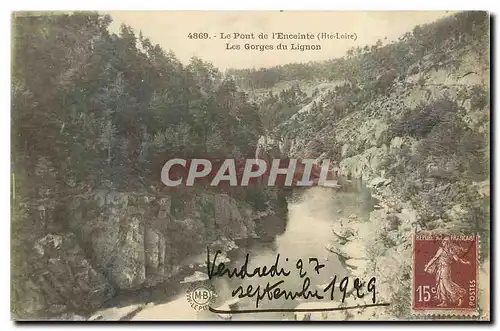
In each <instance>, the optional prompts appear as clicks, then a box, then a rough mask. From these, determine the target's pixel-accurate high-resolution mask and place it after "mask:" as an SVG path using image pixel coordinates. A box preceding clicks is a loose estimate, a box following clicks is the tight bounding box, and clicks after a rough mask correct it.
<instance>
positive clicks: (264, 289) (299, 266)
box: [207, 249, 376, 308]
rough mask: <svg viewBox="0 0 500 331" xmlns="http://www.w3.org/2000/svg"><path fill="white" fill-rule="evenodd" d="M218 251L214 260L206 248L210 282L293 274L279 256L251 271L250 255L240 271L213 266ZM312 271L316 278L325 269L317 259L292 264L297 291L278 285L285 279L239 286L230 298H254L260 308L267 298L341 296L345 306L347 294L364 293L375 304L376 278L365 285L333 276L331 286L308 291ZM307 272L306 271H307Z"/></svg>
mask: <svg viewBox="0 0 500 331" xmlns="http://www.w3.org/2000/svg"><path fill="white" fill-rule="evenodd" d="M221 253H222V252H221V251H217V252H216V253H215V255H214V256H213V258H211V256H210V250H209V249H207V274H208V277H209V279H213V278H214V277H228V278H230V279H231V278H239V279H247V278H263V277H271V278H274V277H281V278H283V277H284V278H287V277H290V275H291V274H292V270H289V269H287V268H285V267H283V266H281V265H280V259H281V256H280V254H278V255H277V256H276V260H275V262H274V264H272V265H271V266H258V267H255V268H254V269H253V270H249V266H248V264H249V258H250V257H249V254H247V255H246V257H245V261H244V262H243V264H242V265H241V266H240V267H239V268H229V267H227V266H226V265H225V264H224V263H219V264H218V265H216V263H215V261H216V260H217V257H218V255H219V254H221ZM286 261H288V258H286ZM306 265H307V267H308V268H312V270H313V271H312V272H313V273H315V274H317V275H319V274H320V272H321V269H322V268H324V267H325V265H324V264H322V263H320V262H319V260H318V259H317V258H314V257H311V258H309V259H308V260H307V261H306V262H305V261H304V260H302V259H297V261H296V263H295V270H293V271H294V272H295V273H296V275H297V276H298V277H299V278H300V279H301V280H302V288H301V289H300V290H299V291H287V290H284V289H283V288H282V287H281V286H282V285H284V283H285V280H283V279H281V280H277V281H275V282H267V284H265V285H261V284H257V285H256V284H253V285H252V284H250V285H248V286H246V287H244V286H242V285H239V286H238V287H237V288H236V289H234V290H233V291H232V293H231V295H232V296H233V297H236V296H237V297H238V298H245V297H248V298H253V297H255V298H256V300H255V307H256V308H258V307H259V303H260V301H261V300H263V299H265V298H267V299H268V300H273V299H280V298H284V299H285V300H295V299H297V298H303V299H318V300H322V299H326V300H332V301H333V300H335V299H336V294H338V295H341V299H340V301H341V302H342V303H344V301H345V299H346V297H347V295H348V294H351V295H355V296H356V297H357V298H363V297H364V296H365V295H366V294H371V296H372V297H371V299H372V302H373V303H375V302H376V278H375V277H371V278H370V280H369V281H368V282H366V281H363V280H361V279H359V278H355V279H352V278H349V277H347V276H346V277H343V278H340V277H338V276H337V275H332V276H333V277H332V279H331V281H330V283H329V284H328V285H327V286H326V287H325V288H324V289H322V290H321V289H320V290H313V289H311V286H312V284H311V278H310V277H309V274H308V272H311V270H310V269H308V268H306ZM306 269H308V270H309V271H308V270H306Z"/></svg>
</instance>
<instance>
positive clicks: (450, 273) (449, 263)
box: [412, 233, 479, 315]
mask: <svg viewBox="0 0 500 331" xmlns="http://www.w3.org/2000/svg"><path fill="white" fill-rule="evenodd" d="M478 257H479V236H477V235H446V234H425V233H417V234H415V235H414V237H413V288H412V313H414V314H436V315H476V314H477V310H478V283H477V281H478V277H477V275H478V272H477V270H478Z"/></svg>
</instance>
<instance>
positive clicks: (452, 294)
mask: <svg viewBox="0 0 500 331" xmlns="http://www.w3.org/2000/svg"><path fill="white" fill-rule="evenodd" d="M464 253H466V249H464V248H463V247H460V246H459V245H456V244H453V243H452V242H451V241H450V238H449V237H445V238H444V239H443V241H442V242H441V247H439V248H438V250H437V252H436V255H434V257H433V258H432V259H431V260H430V261H429V262H428V263H427V264H426V266H425V268H424V271H426V272H428V273H430V274H435V275H436V294H437V298H438V300H440V301H441V302H440V303H439V304H438V305H437V306H438V307H446V306H447V305H448V303H455V302H457V303H458V306H461V305H462V298H463V297H464V296H465V294H466V290H465V289H464V288H462V287H461V286H460V285H458V284H456V283H454V282H453V280H452V279H451V265H452V264H453V263H454V262H456V261H457V262H460V263H463V264H470V261H466V260H464V259H462V258H461V257H459V256H458V255H459V254H464Z"/></svg>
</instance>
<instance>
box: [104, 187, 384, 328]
mask: <svg viewBox="0 0 500 331" xmlns="http://www.w3.org/2000/svg"><path fill="white" fill-rule="evenodd" d="M339 183H341V184H342V188H341V189H338V190H337V189H328V188H320V187H314V188H300V189H297V188H296V189H294V190H292V191H290V192H288V193H287V194H286V195H285V196H284V197H283V199H286V202H287V203H286V204H284V205H285V208H283V212H282V213H280V214H278V215H272V216H268V217H264V218H262V219H260V220H258V221H257V222H256V229H255V230H256V233H257V234H258V235H259V237H258V238H245V239H239V240H236V244H237V246H238V248H237V249H234V250H233V251H231V252H227V256H228V258H229V259H230V261H231V262H229V263H228V266H230V267H239V266H241V265H242V263H243V261H244V260H245V256H246V254H249V255H250V256H251V258H250V259H251V263H250V264H251V265H252V268H253V267H255V266H264V265H267V266H270V265H272V264H273V262H274V261H275V259H276V256H277V254H281V255H282V257H283V260H284V259H285V257H289V258H290V260H291V261H292V260H293V261H295V260H296V259H297V258H299V257H300V258H304V259H306V258H307V257H317V258H319V259H320V260H322V261H328V263H326V264H327V266H326V267H325V269H324V274H323V275H322V276H321V277H319V276H318V277H316V278H314V279H312V281H314V284H315V285H314V286H317V285H320V284H324V283H325V282H328V281H329V279H330V277H332V278H333V275H339V276H342V277H343V276H344V275H345V273H346V271H345V270H344V269H343V267H342V264H341V263H340V262H339V261H338V260H337V257H336V256H334V255H333V254H331V253H329V252H328V251H327V250H326V249H325V247H324V246H325V245H326V244H328V243H329V242H330V241H331V240H332V239H333V234H332V231H331V225H332V224H333V223H334V222H337V221H338V220H339V219H340V218H343V217H348V216H350V215H352V214H356V215H357V216H358V217H360V218H362V219H365V220H368V218H369V213H370V212H371V211H372V210H373V207H374V205H375V204H376V203H377V201H376V200H375V199H373V198H372V196H371V190H370V189H369V188H367V187H366V186H364V185H363V183H362V182H361V181H356V180H352V181H347V180H342V179H341V180H339ZM203 261H204V259H203ZM293 263H295V262H293ZM250 264H249V267H250ZM288 267H289V268H290V269H293V268H294V267H295V265H289V266H288ZM194 271H200V272H203V273H206V272H207V269H206V266H205V265H204V263H203V265H193V266H191V267H188V266H185V267H183V268H182V269H181V270H180V272H179V273H178V274H177V275H176V276H174V277H172V278H171V279H169V280H167V281H165V282H163V283H161V284H157V285H155V286H151V287H149V288H142V289H139V290H135V291H130V290H129V291H122V292H120V293H117V294H116V295H115V297H113V298H112V299H111V300H109V301H108V302H106V303H105V305H104V307H103V308H108V307H125V306H129V305H134V304H145V303H149V302H152V303H153V304H154V305H160V304H164V303H168V302H173V301H176V300H184V301H185V300H186V298H185V295H186V291H187V288H188V286H190V285H191V284H181V281H182V279H184V278H185V277H186V276H190V275H192V274H193V273H194ZM255 281H258V282H263V281H265V282H267V281H268V279H265V280H252V282H255ZM273 281H275V280H273ZM211 283H212V284H213V285H214V286H215V288H216V289H217V291H218V292H219V295H220V297H221V300H222V301H221V302H224V301H225V300H228V299H229V298H231V291H232V290H234V289H235V288H237V287H238V286H239V285H243V286H247V285H248V283H245V281H242V280H241V279H226V278H224V279H216V280H215V281H213V280H212V281H211ZM252 284H253V283H252ZM301 286H302V282H301V279H297V280H292V279H288V280H287V285H286V289H287V290H300V288H301ZM221 302H218V303H217V304H220V303H221ZM297 304H298V302H290V301H289V302H284V303H283V302H281V303H280V302H278V301H273V302H263V304H262V307H263V308H282V307H287V308H293V307H295V306H296V305H297ZM244 305H247V306H248V307H246V308H252V305H253V303H245V304H244ZM173 313H175V312H173ZM258 317H259V318H264V319H268V318H269V319H273V318H277V316H271V315H269V316H263V315H259V316H258ZM159 318H161V317H159ZM238 319H239V318H238Z"/></svg>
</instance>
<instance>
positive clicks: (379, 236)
mask: <svg viewBox="0 0 500 331" xmlns="http://www.w3.org/2000/svg"><path fill="white" fill-rule="evenodd" d="M488 31H489V19H488V16H487V14H486V13H483V12H469V13H460V14H457V15H455V16H451V17H448V18H445V19H442V20H440V21H437V22H435V23H432V24H428V25H425V26H417V27H416V28H415V29H414V30H413V32H412V33H407V34H405V35H404V36H402V37H401V38H400V40H399V41H398V42H396V43H392V44H388V45H385V46H382V44H381V43H378V44H376V45H373V46H370V47H368V46H367V47H365V48H358V49H356V50H354V51H351V52H349V53H348V55H346V56H345V57H344V58H341V59H336V60H333V61H330V62H326V63H316V64H314V63H312V64H305V65H299V64H298V65H296V66H294V68H302V69H303V70H302V71H301V74H298V73H297V77H292V78H293V79H294V82H296V81H297V80H300V79H303V80H307V82H305V84H306V85H309V84H310V80H308V78H310V77H303V76H301V75H303V74H304V72H307V70H306V69H307V68H309V69H310V72H312V73H313V74H312V75H313V76H315V78H318V77H317V76H316V73H318V72H322V73H323V74H322V75H321V76H320V77H321V78H322V79H326V78H328V79H329V80H328V82H331V83H333V82H339V81H340V82H344V83H342V84H340V85H339V84H335V85H332V86H330V87H326V88H323V89H322V91H321V92H319V93H317V95H316V97H315V98H314V100H308V101H309V103H307V104H305V105H302V107H299V108H297V111H296V112H295V113H294V114H293V115H290V116H289V117H288V118H287V119H286V120H285V121H283V122H281V123H279V124H278V125H275V126H273V127H268V128H267V130H268V132H269V134H270V135H271V136H273V137H274V138H275V139H278V140H281V141H285V140H287V141H290V142H291V144H290V148H289V149H287V150H286V152H287V153H288V154H289V155H290V156H295V157H304V156H306V155H307V156H312V157H313V158H318V159H319V160H321V159H325V158H330V159H334V160H337V161H339V162H340V167H341V169H342V171H341V172H342V175H343V176H345V177H346V178H360V179H362V180H363V182H364V183H365V184H366V185H368V186H369V187H372V191H373V194H374V195H375V196H376V197H377V198H378V200H379V204H378V208H377V209H376V210H375V211H373V212H372V214H371V217H370V222H368V223H363V224H361V225H360V224H359V223H360V221H359V220H356V219H346V220H345V223H344V227H343V228H340V227H339V228H336V229H335V230H334V231H337V232H336V233H337V234H339V235H340V237H343V236H344V235H346V234H347V233H351V235H352V233H354V235H352V236H351V235H347V237H348V238H349V241H348V243H349V244H345V242H344V243H343V244H338V243H336V245H337V246H338V247H340V248H338V249H339V254H342V255H343V256H344V257H345V258H346V259H353V261H354V262H356V265H358V268H354V269H353V274H355V275H357V276H358V275H362V274H374V273H375V274H376V275H378V277H380V278H378V279H377V282H379V286H380V287H381V288H383V293H384V295H385V296H386V299H387V300H388V302H392V303H393V304H392V305H391V306H390V307H389V308H388V310H387V312H386V313H385V314H377V315H376V316H371V315H370V314H371V313H372V312H373V310H372V311H368V310H367V311H365V312H361V313H359V314H358V315H356V316H351V318H364V319H366V318H411V316H410V315H409V314H410V312H409V309H408V307H409V306H410V299H411V296H410V295H409V293H411V261H412V251H411V247H412V244H411V243H412V233H414V232H416V231H431V232H440V233H450V234H453V233H478V234H479V235H480V236H481V272H482V274H483V275H485V277H487V276H486V275H488V273H489V258H490V257H489V248H490V246H489V242H490V222H491V221H490V195H489V191H490V189H489V187H490V176H489V173H490V168H489V167H490V145H489V141H490V99H489V95H490V81H489V77H490V70H489V66H490V63H489V37H488V36H489V33H488ZM282 71H284V72H285V71H286V72H287V73H289V74H290V72H289V69H287V68H286V67H277V68H272V69H270V70H269V72H267V71H264V70H261V71H257V72H253V73H251V75H250V74H248V72H239V74H240V76H241V77H240V80H245V79H246V81H247V82H249V83H251V82H254V83H255V84H258V82H259V80H258V79H257V78H255V77H259V75H260V76H262V77H275V76H274V75H277V73H280V72H282ZM234 74H235V75H236V74H237V72H236V73H234ZM275 79H276V80H277V81H280V84H284V82H283V80H284V79H287V78H283V77H282V76H279V75H278V76H276V78H275ZM270 80H271V79H270ZM295 84H297V83H295ZM325 85H327V84H325V83H324V82H323V83H322V85H321V86H325ZM298 87H299V88H300V87H301V84H300V83H299V84H298ZM318 87H320V86H318ZM346 224H347V227H346V226H345V225H346ZM356 234H357V235H356ZM336 238H337V239H338V236H336ZM332 241H335V240H333V239H332ZM352 247H355V248H354V249H353V248H352ZM360 251H361V252H364V253H362V254H361V256H360V255H359V254H360V253H359V252H360ZM354 262H353V263H354ZM488 288H489V286H488V284H487V283H483V284H482V287H481V295H482V296H483V297H482V301H481V303H480V305H481V309H482V312H483V313H484V312H485V311H487V310H488V300H489V298H488V292H489V290H488Z"/></svg>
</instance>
